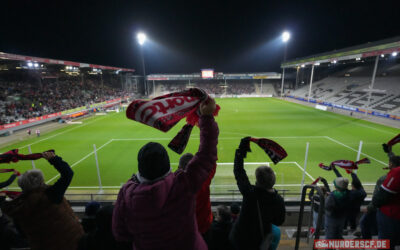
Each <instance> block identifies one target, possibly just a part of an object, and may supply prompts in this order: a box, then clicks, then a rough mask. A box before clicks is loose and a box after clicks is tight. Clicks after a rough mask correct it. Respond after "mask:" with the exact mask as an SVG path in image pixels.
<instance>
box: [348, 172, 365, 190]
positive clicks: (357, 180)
mask: <svg viewBox="0 0 400 250" xmlns="http://www.w3.org/2000/svg"><path fill="white" fill-rule="evenodd" d="M351 178H352V179H353V183H354V184H355V186H357V187H359V188H357V190H364V187H363V185H362V184H361V181H360V179H359V178H358V176H357V174H356V173H351Z"/></svg>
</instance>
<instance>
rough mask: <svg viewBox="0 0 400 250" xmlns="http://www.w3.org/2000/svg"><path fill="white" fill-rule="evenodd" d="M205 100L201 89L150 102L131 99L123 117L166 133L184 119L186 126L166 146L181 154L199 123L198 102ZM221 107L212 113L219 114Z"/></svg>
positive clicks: (184, 91)
mask: <svg viewBox="0 0 400 250" xmlns="http://www.w3.org/2000/svg"><path fill="white" fill-rule="evenodd" d="M207 98H208V95H207V93H206V92H204V90H202V89H198V88H191V89H187V90H183V91H181V92H174V93H170V94H166V95H163V96H159V97H156V98H153V99H151V100H149V101H145V100H134V101H133V102H132V103H131V104H129V106H128V108H127V110H126V117H127V118H129V119H131V120H134V121H137V122H140V123H143V124H146V125H148V126H151V127H153V128H156V129H158V130H161V131H163V132H167V131H169V130H170V129H171V128H172V127H174V126H175V125H176V124H177V123H178V122H179V121H180V120H181V119H183V118H185V117H186V122H187V125H185V126H184V127H183V128H182V130H181V131H180V132H179V133H178V134H177V135H176V137H175V138H173V139H172V141H171V142H170V143H169V145H168V147H170V148H171V149H172V150H173V151H175V152H177V153H178V154H180V153H182V152H183V151H184V150H185V148H186V145H187V142H188V141H189V137H190V133H191V131H192V128H193V126H195V125H197V124H198V121H199V118H200V116H199V114H198V108H199V106H200V103H201V102H202V101H204V100H206V99H207ZM219 109H220V107H219V106H218V105H217V109H216V110H215V112H214V114H213V115H214V116H216V115H217V114H218V111H219Z"/></svg>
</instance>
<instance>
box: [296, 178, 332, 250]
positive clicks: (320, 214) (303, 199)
mask: <svg viewBox="0 0 400 250" xmlns="http://www.w3.org/2000/svg"><path fill="white" fill-rule="evenodd" d="M307 189H312V190H317V193H318V195H319V202H320V203H319V208H318V219H317V227H316V228H315V233H314V239H316V240H317V239H319V236H320V231H321V224H322V218H323V213H324V208H325V197H324V193H323V192H322V190H321V188H320V187H318V186H316V185H304V187H303V190H302V192H301V200H300V213H299V221H298V224H297V234H296V245H295V248H294V249H295V250H298V249H299V246H300V234H301V227H302V224H303V215H304V205H305V202H306V194H307ZM311 212H312V211H311ZM311 214H312V213H311ZM311 216H312V215H311ZM313 249H315V248H314V246H313Z"/></svg>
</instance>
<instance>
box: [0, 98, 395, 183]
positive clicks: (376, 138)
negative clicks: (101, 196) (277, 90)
mask: <svg viewBox="0 0 400 250" xmlns="http://www.w3.org/2000/svg"><path fill="white" fill-rule="evenodd" d="M217 103H218V104H219V105H220V106H221V111H220V114H219V116H218V117H217V118H216V120H217V122H218V124H219V129H220V135H219V144H218V158H219V159H218V163H222V164H220V165H219V166H218V168H217V173H216V176H215V178H214V180H213V185H214V187H213V190H214V191H215V190H230V189H235V180H234V176H233V171H232V168H233V165H232V162H233V157H234V151H235V149H236V148H237V146H238V144H239V142H240V139H241V138H242V137H244V136H253V137H266V138H270V139H273V140H275V141H276V142H278V143H279V144H281V145H282V146H283V147H284V148H285V149H286V151H287V152H288V157H287V158H286V159H284V160H283V161H282V163H279V164H278V165H276V166H273V164H272V165H271V166H272V167H273V169H274V170H275V172H276V175H277V181H276V183H277V184H278V185H277V188H279V189H288V190H296V191H299V190H300V187H299V184H300V183H301V180H302V174H303V173H302V172H303V171H302V168H303V167H304V159H305V150H306V142H309V143H310V146H309V155H308V161H307V168H306V170H307V173H308V175H306V176H305V183H311V182H312V178H317V177H318V176H324V177H325V178H326V179H328V180H329V181H332V180H333V179H334V173H332V172H327V171H325V170H322V169H320V168H319V167H318V166H317V165H318V163H320V162H324V163H326V164H329V163H330V162H331V161H334V160H338V159H348V160H355V159H356V156H357V149H358V145H359V142H360V140H362V141H363V148H362V152H363V155H361V157H368V158H369V159H370V160H371V164H366V165H361V166H360V170H359V171H358V175H359V177H360V179H361V181H362V182H363V183H367V184H368V185H367V187H369V188H368V189H371V188H373V183H375V181H376V180H377V179H378V177H379V176H381V175H383V174H384V173H385V171H383V170H382V167H384V166H386V165H387V156H386V154H385V153H384V152H383V151H382V147H381V144H382V143H383V142H387V141H388V140H389V139H391V138H392V137H393V136H395V135H396V134H398V133H399V130H398V129H395V128H391V127H387V126H383V125H379V124H374V123H370V122H367V121H363V120H359V119H355V118H352V117H347V116H342V115H339V114H334V113H330V112H325V111H320V110H317V109H314V108H311V107H306V106H302V105H299V104H295V103H291V102H286V101H283V100H280V99H275V98H232V99H218V100H217ZM183 124H184V122H183V121H182V122H181V123H180V124H178V125H177V126H176V127H175V128H173V129H171V131H169V132H168V133H163V132H160V131H158V130H155V129H153V128H150V127H148V126H145V125H143V124H140V123H137V122H134V121H131V120H128V119H127V118H126V117H125V114H124V113H109V114H107V115H105V116H93V117H91V118H87V119H85V120H83V123H82V124H73V125H67V126H66V127H64V128H62V129H59V130H56V131H52V132H50V133H46V134H42V136H41V137H39V138H38V137H35V136H34V135H32V136H31V137H32V138H30V139H27V140H25V141H21V142H19V143H16V144H14V145H11V146H8V147H6V148H1V149H0V152H5V151H8V150H10V149H13V148H20V152H21V153H28V148H27V145H30V146H31V148H32V151H33V152H41V151H45V150H48V149H55V150H56V153H57V154H58V155H59V156H61V157H63V159H64V160H65V161H67V162H68V163H69V164H70V165H71V166H72V167H73V170H74V172H75V175H74V178H73V181H72V183H71V185H70V187H72V188H81V189H85V188H93V187H96V186H98V185H99V183H98V177H97V173H96V164H95V158H94V153H93V144H96V146H97V149H98V160H99V165H100V172H101V180H102V185H103V186H106V187H110V188H118V186H120V185H121V184H122V183H124V182H126V180H128V179H129V178H130V176H131V175H132V174H133V173H135V172H136V171H137V159H136V157H137V153H138V151H139V149H140V147H141V146H143V145H144V144H145V143H147V142H148V141H157V142H160V143H161V144H163V145H164V146H165V147H167V145H168V142H169V141H170V140H171V139H172V138H173V136H175V135H176V133H177V132H178V131H179V129H180V128H181V127H182V125H183ZM198 138H199V130H198V129H197V128H195V129H194V130H193V133H192V136H191V140H190V142H189V144H188V146H187V148H186V150H185V152H192V153H195V152H196V150H197V148H198V144H199V139H198ZM252 150H253V152H252V153H250V154H248V157H247V159H246V160H245V162H246V163H249V164H246V166H245V168H246V170H247V172H248V175H249V177H250V179H251V181H252V182H253V183H254V170H255V168H256V167H257V166H258V165H260V164H258V163H261V162H270V159H269V158H268V156H267V155H266V154H265V153H264V152H263V151H262V150H261V149H260V148H258V146H257V145H255V144H252ZM396 150H397V152H396V153H397V154H399V150H398V149H396V148H395V151H396ZM168 153H169V156H170V161H171V163H172V166H173V169H175V168H176V167H177V164H176V163H177V162H178V161H179V155H177V154H176V153H174V152H172V151H171V150H169V149H168ZM252 163H254V164H252ZM35 164H36V167H37V168H40V169H41V170H43V172H44V175H45V179H46V180H47V181H48V182H49V183H52V182H54V181H55V180H56V179H57V177H56V176H57V172H56V171H55V170H54V169H53V167H52V166H50V165H49V164H48V163H47V162H46V161H45V160H43V159H41V160H38V161H36V162H35ZM1 167H2V168H9V167H12V168H17V169H18V170H20V171H21V172H24V171H25V170H28V169H31V168H32V166H31V162H27V161H21V162H18V163H16V164H10V165H7V164H3V165H2V166H1ZM341 172H342V173H343V175H347V174H346V173H345V172H344V171H341ZM8 176H9V174H2V175H0V180H1V181H4V180H5V179H6V178H7V177H8ZM15 186H16V183H14V184H13V185H12V187H15Z"/></svg>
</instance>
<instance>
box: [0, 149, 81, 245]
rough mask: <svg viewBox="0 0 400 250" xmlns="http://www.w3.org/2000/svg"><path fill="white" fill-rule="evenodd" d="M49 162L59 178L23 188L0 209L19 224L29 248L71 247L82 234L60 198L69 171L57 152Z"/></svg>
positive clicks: (70, 177) (70, 211) (62, 198)
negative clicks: (31, 188)
mask: <svg viewBox="0 0 400 250" xmlns="http://www.w3.org/2000/svg"><path fill="white" fill-rule="evenodd" d="M49 162H50V163H51V164H53V165H54V167H55V168H56V169H57V170H58V171H59V172H60V174H61V178H60V179H58V180H57V182H56V183H55V184H54V185H52V186H48V187H40V188H37V189H35V190H31V191H29V192H23V193H22V194H21V195H20V196H18V198H16V199H14V200H12V201H10V202H5V203H4V204H3V207H2V209H3V212H4V213H6V214H7V215H9V216H11V217H12V218H13V219H14V220H15V221H16V222H17V223H18V224H19V225H20V227H21V229H22V231H23V232H24V233H25V235H26V236H27V238H28V240H29V243H30V246H31V249H33V250H36V249H37V250H39V249H40V250H53V249H59V250H63V249H65V250H74V249H76V248H77V245H78V241H79V239H80V238H81V237H82V236H83V229H82V227H81V224H80V223H79V220H78V217H76V216H75V214H74V212H73V211H72V208H71V206H70V205H69V204H68V202H67V200H66V199H65V198H64V193H65V190H66V188H67V187H68V185H69V183H70V182H71V179H72V174H73V172H72V170H71V168H70V167H69V165H68V164H67V163H66V162H64V161H62V159H61V158H60V157H58V156H56V157H54V158H52V159H50V160H49Z"/></svg>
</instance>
